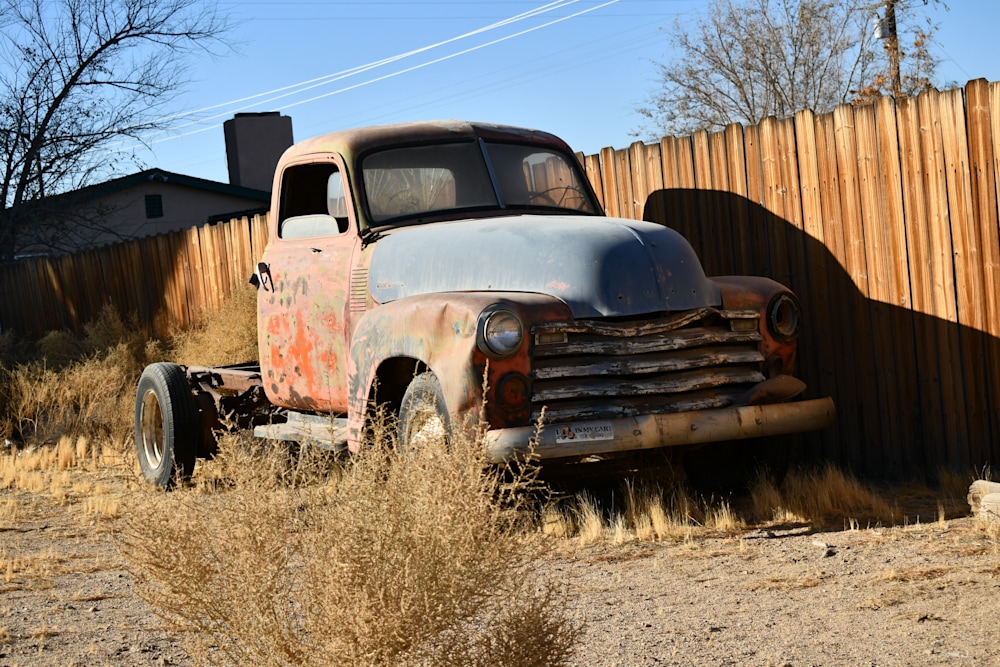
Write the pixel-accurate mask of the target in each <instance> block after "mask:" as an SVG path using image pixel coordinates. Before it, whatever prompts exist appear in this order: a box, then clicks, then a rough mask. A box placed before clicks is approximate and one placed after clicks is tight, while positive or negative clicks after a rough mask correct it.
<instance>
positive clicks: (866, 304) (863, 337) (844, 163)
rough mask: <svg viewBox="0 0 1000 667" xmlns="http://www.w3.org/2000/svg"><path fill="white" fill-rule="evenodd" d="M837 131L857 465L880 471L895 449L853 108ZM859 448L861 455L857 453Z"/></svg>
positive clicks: (840, 116)
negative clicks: (886, 417)
mask: <svg viewBox="0 0 1000 667" xmlns="http://www.w3.org/2000/svg"><path fill="white" fill-rule="evenodd" d="M833 121H834V131H835V133H836V139H835V141H836V151H837V173H838V178H839V184H838V190H839V194H840V211H841V215H842V216H843V225H844V250H845V253H844V262H845V263H844V268H845V270H846V271H847V275H848V276H850V278H851V283H853V291H851V292H850V293H849V294H848V295H847V298H848V304H847V307H848V311H847V316H848V318H849V319H848V321H849V322H851V324H852V326H851V327H850V328H851V329H852V330H853V331H852V333H851V335H853V336H854V337H855V339H854V354H855V363H856V364H857V365H858V369H859V371H860V372H859V374H858V375H859V378H858V379H859V387H858V398H859V401H860V402H859V404H858V405H857V406H854V408H855V410H856V411H857V412H856V418H857V419H858V420H859V428H858V432H859V437H860V439H861V440H860V442H858V443H854V446H855V448H856V449H855V450H854V452H853V455H852V457H851V458H852V460H853V461H859V462H861V465H862V466H863V467H864V468H866V469H871V470H878V469H879V468H880V467H881V450H882V449H883V448H884V447H887V446H891V443H889V442H886V441H885V434H884V432H883V429H882V422H883V419H882V410H883V407H882V406H881V405H880V404H879V391H878V375H877V368H878V361H877V355H876V352H875V347H874V342H875V341H874V340H873V336H874V332H873V330H872V314H871V305H870V304H871V302H870V296H871V292H870V286H869V268H868V258H867V254H866V253H865V235H864V220H863V218H862V212H861V192H860V183H859V176H858V143H857V133H856V128H855V110H854V108H853V107H851V106H849V105H841V106H839V107H837V108H836V109H834V112H833ZM859 449H860V451H859Z"/></svg>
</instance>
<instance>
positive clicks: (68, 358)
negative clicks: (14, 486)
mask: <svg viewBox="0 0 1000 667" xmlns="http://www.w3.org/2000/svg"><path fill="white" fill-rule="evenodd" d="M84 329H85V330H84V335H83V336H82V337H80V338H78V337H76V336H74V335H73V334H71V333H69V332H65V331H58V332H50V333H49V334H47V335H46V336H45V337H43V338H42V339H41V340H40V341H38V343H37V345H36V349H35V353H34V355H33V356H32V357H31V358H29V359H25V358H24V357H23V356H20V357H17V358H14V357H7V356H3V357H0V437H3V438H12V439H14V440H16V441H17V442H19V443H22V444H24V445H37V444H42V443H54V442H56V441H57V440H58V439H59V437H60V436H64V435H65V436H78V435H84V436H88V437H91V438H97V439H110V438H112V437H113V436H114V437H116V439H118V440H120V439H121V434H122V433H127V432H128V431H129V430H130V427H131V422H132V410H131V399H132V394H133V392H134V391H135V382H136V379H137V378H138V376H139V373H140V372H141V371H142V368H143V366H144V365H145V364H146V363H147V361H149V359H150V355H153V356H155V355H157V354H159V353H160V352H159V347H158V346H157V345H155V344H151V343H149V342H148V341H147V340H146V339H145V337H144V336H143V335H142V334H141V333H140V332H139V330H138V327H137V326H136V325H135V324H127V323H125V322H124V321H122V319H121V318H120V317H119V316H118V314H117V313H116V312H115V311H114V310H112V309H110V308H106V309H105V310H104V311H102V313H101V315H100V316H99V317H98V318H97V320H95V321H94V322H91V323H89V324H88V325H87V326H86V327H85V328H84Z"/></svg>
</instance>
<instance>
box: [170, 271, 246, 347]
mask: <svg viewBox="0 0 1000 667" xmlns="http://www.w3.org/2000/svg"><path fill="white" fill-rule="evenodd" d="M171 357H172V361H175V362H177V363H179V364H185V365H198V366H224V365H227V364H241V363H245V362H250V361H257V359H258V354H257V290H256V289H255V288H254V287H253V286H251V285H246V286H241V287H240V288H238V289H235V290H234V291H233V293H232V294H231V295H230V297H229V298H228V299H226V301H225V303H223V305H222V308H221V309H220V310H219V311H218V312H217V313H213V314H212V315H210V316H209V317H207V318H205V319H204V320H203V321H202V322H200V323H199V324H198V325H197V326H194V327H192V328H190V329H187V330H184V331H179V332H177V333H175V334H174V336H173V339H172V353H171Z"/></svg>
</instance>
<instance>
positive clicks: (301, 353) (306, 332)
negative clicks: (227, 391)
mask: <svg viewBox="0 0 1000 667" xmlns="http://www.w3.org/2000/svg"><path fill="white" fill-rule="evenodd" d="M279 187H280V195H279V198H278V210H277V212H276V215H275V218H276V219H275V220H274V221H271V223H270V224H271V232H270V233H271V238H270V243H269V244H268V247H267V250H266V251H265V253H264V257H263V264H264V267H262V269H263V270H266V271H267V272H268V274H269V278H270V280H269V281H268V280H263V281H262V286H261V289H260V291H259V295H258V317H259V322H258V331H259V334H258V336H259V347H260V357H261V359H260V361H261V371H262V373H263V378H264V387H265V391H266V393H267V396H268V398H269V399H270V400H271V402H273V403H275V404H277V405H282V406H285V407H288V408H292V409H300V410H317V411H322V412H346V410H347V351H348V346H347V335H348V332H349V323H348V321H347V319H348V317H349V312H348V294H349V285H350V274H351V262H352V259H353V256H354V253H355V252H356V251H357V250H358V248H359V246H360V243H359V238H358V234H357V220H356V219H355V217H354V214H353V207H352V206H351V197H350V192H349V188H348V187H347V178H346V174H345V171H344V167H343V161H342V160H341V159H340V157H339V156H336V155H331V156H327V157H326V158H324V159H317V158H315V157H313V158H310V160H309V161H308V162H305V163H302V164H294V163H293V164H291V165H289V166H287V167H286V168H285V169H284V171H283V173H282V175H281V181H280V184H279ZM268 282H270V283H271V284H270V288H268V287H269V286H268V284H267V283H268Z"/></svg>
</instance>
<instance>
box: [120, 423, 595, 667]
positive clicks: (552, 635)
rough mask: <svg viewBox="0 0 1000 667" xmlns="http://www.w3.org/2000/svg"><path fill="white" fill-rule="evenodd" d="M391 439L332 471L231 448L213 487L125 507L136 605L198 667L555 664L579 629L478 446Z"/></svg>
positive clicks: (517, 506) (124, 542)
mask: <svg viewBox="0 0 1000 667" xmlns="http://www.w3.org/2000/svg"><path fill="white" fill-rule="evenodd" d="M377 435H378V434H377ZM456 440H457V439H456ZM391 441H392V438H391V437H374V438H373V441H372V442H373V444H370V445H368V446H366V447H365V448H364V449H363V450H362V452H361V453H360V454H358V455H356V456H353V457H351V458H350V459H348V460H346V461H344V462H342V463H339V464H338V465H336V466H333V467H331V466H330V464H329V460H328V459H326V460H324V459H323V458H322V457H316V456H315V455H310V454H309V451H310V450H308V449H307V450H305V452H304V453H303V455H301V456H298V457H293V456H289V455H288V453H287V450H286V449H285V447H284V445H273V446H264V447H263V448H262V447H261V446H253V445H251V444H249V441H248V436H246V435H226V436H223V437H222V441H221V443H220V455H219V456H218V457H217V458H216V459H215V461H213V462H212V463H211V464H210V465H209V466H206V467H205V468H206V469H204V470H202V471H201V472H200V473H199V476H200V477H202V478H205V479H208V480H213V479H214V482H212V483H209V484H205V483H200V484H199V486H195V487H188V488H185V489H179V490H177V491H175V492H173V493H171V494H152V495H143V496H140V497H138V498H136V499H135V501H134V502H130V503H129V507H128V510H127V511H126V512H125V528H124V531H123V533H122V539H121V549H122V552H123V553H124V555H125V558H126V560H127V562H128V564H129V569H130V571H131V572H132V574H133V576H134V578H135V581H136V584H137V590H138V592H139V594H140V595H141V596H142V597H143V598H144V599H145V600H146V601H147V602H149V603H150V604H151V605H152V606H153V608H154V609H155V610H156V611H157V612H158V613H159V614H161V615H162V616H163V617H164V618H165V619H167V620H169V621H171V622H173V623H175V624H177V625H178V626H179V627H181V628H182V629H184V630H186V631H187V632H186V635H187V636H188V637H190V638H191V639H192V646H191V652H192V655H193V656H195V658H196V659H197V660H198V661H199V662H201V663H204V664H246V665H331V664H344V665H511V666H517V665H559V664H565V663H566V660H567V656H568V653H569V651H570V648H571V646H572V645H573V643H574V642H575V640H576V636H577V628H576V627H575V626H574V625H573V624H572V623H571V622H570V621H569V620H568V619H567V618H566V617H565V615H564V613H563V612H562V602H563V600H562V593H561V591H560V589H559V588H557V587H555V586H554V585H553V584H551V583H549V582H545V581H542V580H540V579H539V577H537V576H536V575H535V574H534V571H533V567H532V562H533V560H534V559H535V558H537V557H538V556H539V555H540V550H541V549H542V545H543V541H542V540H540V539H539V536H538V534H537V532H535V531H533V530H529V529H527V525H528V524H529V523H530V517H529V516H528V514H529V513H526V512H525V507H524V504H523V503H522V501H521V500H519V498H520V496H519V495H518V494H516V493H514V494H511V493H509V491H510V487H509V486H508V484H509V480H504V479H503V478H502V477H501V475H500V472H499V471H497V470H496V469H495V468H492V467H490V466H488V465H486V461H485V459H484V457H483V455H482V451H483V450H482V448H481V447H480V446H479V445H478V444H477V443H474V442H466V441H457V442H451V443H450V444H449V445H448V446H445V445H443V444H442V443H437V444H436V445H435V444H428V445H427V446H422V447H420V448H417V449H413V450H409V451H406V452H400V451H398V450H397V449H395V448H393V446H392V443H391ZM382 443H388V444H382ZM262 449H263V451H261V450H262ZM253 450H256V451H253Z"/></svg>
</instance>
